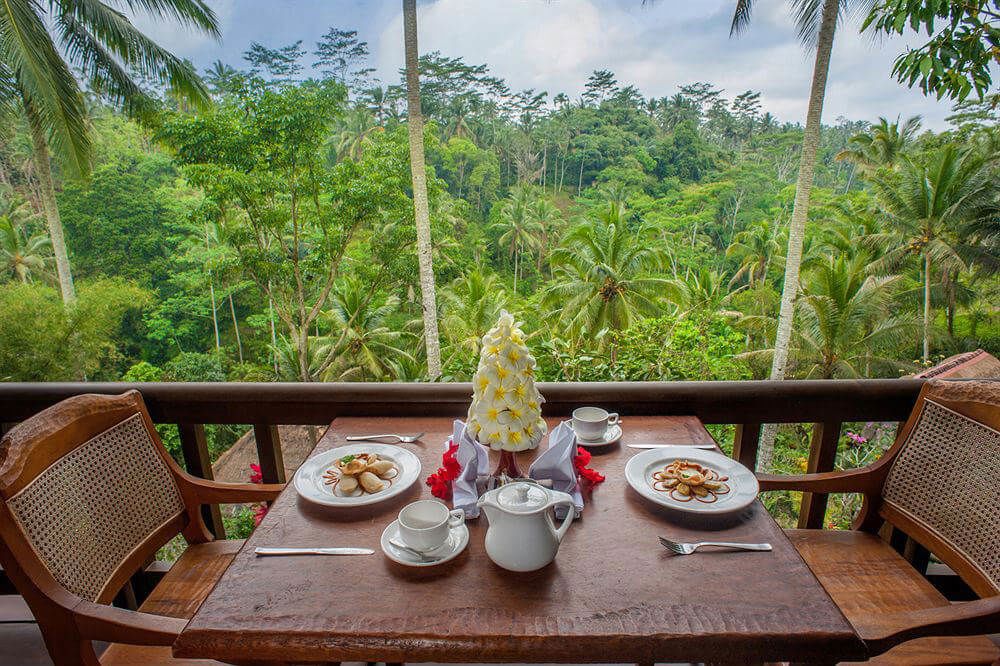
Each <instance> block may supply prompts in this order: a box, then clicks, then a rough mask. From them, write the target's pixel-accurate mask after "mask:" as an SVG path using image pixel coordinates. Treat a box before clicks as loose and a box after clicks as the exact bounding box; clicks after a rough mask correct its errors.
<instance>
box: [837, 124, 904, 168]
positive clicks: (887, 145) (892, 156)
mask: <svg viewBox="0 0 1000 666" xmlns="http://www.w3.org/2000/svg"><path fill="white" fill-rule="evenodd" d="M919 129H920V116H913V117H911V118H907V119H906V121H905V122H903V123H900V121H899V118H896V122H894V123H890V122H889V121H888V120H886V119H885V118H881V117H880V118H879V119H878V124H877V125H874V126H872V127H869V128H868V129H867V130H865V131H864V132H858V133H857V134H855V135H854V136H852V137H851V138H850V139H849V140H848V143H850V144H851V145H852V146H854V147H853V148H845V149H844V150H842V151H840V152H839V153H837V157H836V159H838V160H844V161H847V162H851V163H853V164H856V165H857V166H859V167H861V169H862V170H863V171H868V172H871V171H874V170H875V169H878V168H879V167H889V168H892V167H894V166H896V164H897V163H898V162H899V159H900V157H902V155H903V153H904V152H905V151H906V149H907V148H909V147H910V145H911V144H912V143H913V140H914V139H915V138H916V136H917V131H918V130H919Z"/></svg>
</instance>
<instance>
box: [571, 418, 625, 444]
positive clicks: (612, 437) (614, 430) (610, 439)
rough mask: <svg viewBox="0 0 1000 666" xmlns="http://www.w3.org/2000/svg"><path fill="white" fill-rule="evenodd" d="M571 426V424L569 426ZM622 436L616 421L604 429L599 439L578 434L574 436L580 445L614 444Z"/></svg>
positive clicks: (620, 428)
mask: <svg viewBox="0 0 1000 666" xmlns="http://www.w3.org/2000/svg"><path fill="white" fill-rule="evenodd" d="M570 427H571V428H572V426H570ZM621 438H622V427H621V426H620V425H618V424H617V423H616V424H615V425H612V426H608V429H607V430H605V431H604V437H603V438H601V439H583V438H581V437H580V436H579V435H577V436H576V443H577V444H579V445H580V446H584V447H586V446H607V445H608V444H614V443H615V442H617V441H618V440H619V439H621Z"/></svg>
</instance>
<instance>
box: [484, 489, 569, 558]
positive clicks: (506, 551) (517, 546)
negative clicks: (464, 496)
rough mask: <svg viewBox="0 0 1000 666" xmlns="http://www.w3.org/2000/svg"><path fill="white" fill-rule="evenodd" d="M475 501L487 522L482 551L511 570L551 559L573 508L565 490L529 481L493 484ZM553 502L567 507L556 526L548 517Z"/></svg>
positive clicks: (567, 526) (566, 528)
mask: <svg viewBox="0 0 1000 666" xmlns="http://www.w3.org/2000/svg"><path fill="white" fill-rule="evenodd" d="M477 504H478V505H479V506H480V507H482V509H483V512H485V513H486V518H487V520H489V522H490V526H489V529H488V530H487V531H486V554H487V555H489V556H490V559H491V560H493V561H494V562H496V564H497V565H499V566H501V567H503V568H504V569H509V570H511V571H534V570H535V569H541V568H542V567H544V566H545V565H546V564H548V563H549V562H551V561H552V560H554V559H555V557H556V552H557V551H558V550H559V543H560V542H561V541H562V538H563V536H564V535H565V534H566V531H567V530H568V529H569V525H570V523H571V522H573V516H574V511H575V509H574V506H573V498H572V497H570V496H569V495H568V494H566V493H563V492H559V491H558V490H549V489H548V488H544V487H542V486H540V485H538V484H535V483H531V482H529V481H514V482H512V483H507V484H504V485H502V486H500V487H499V488H494V489H493V490H491V491H489V492H487V493H486V494H484V495H483V496H482V497H480V498H479V502H478V503H477ZM557 506H565V507H566V509H567V511H566V517H565V518H563V521H562V524H561V525H560V526H559V527H558V528H556V525H555V521H554V520H553V518H552V509H554V508H555V507H557Z"/></svg>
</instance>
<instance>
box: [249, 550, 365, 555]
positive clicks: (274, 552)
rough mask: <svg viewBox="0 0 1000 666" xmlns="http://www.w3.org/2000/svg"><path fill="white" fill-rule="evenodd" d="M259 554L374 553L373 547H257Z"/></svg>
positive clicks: (256, 551)
mask: <svg viewBox="0 0 1000 666" xmlns="http://www.w3.org/2000/svg"><path fill="white" fill-rule="evenodd" d="M253 552H254V553H255V554H256V555H258V556H261V557H263V556H273V555H374V554H375V551H374V550H372V549H371V548H255V549H254V551H253Z"/></svg>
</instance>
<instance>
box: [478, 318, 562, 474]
mask: <svg viewBox="0 0 1000 666" xmlns="http://www.w3.org/2000/svg"><path fill="white" fill-rule="evenodd" d="M472 383H473V393H472V405H470V406H469V417H468V419H467V424H468V427H469V428H470V431H471V433H472V434H473V435H474V436H475V438H476V439H477V440H478V441H479V443H480V444H483V445H485V446H488V447H490V448H491V449H493V450H495V451H500V461H499V463H498V464H497V468H496V470H494V472H493V476H494V477H499V476H500V475H501V474H506V475H507V476H510V477H514V478H519V477H521V476H523V474H522V473H521V470H520V469H519V468H518V466H517V460H516V459H515V457H514V454H515V453H517V452H518V451H527V450H528V449H533V448H535V447H536V446H538V443H539V442H540V441H542V437H544V436H545V432H546V426H545V421H544V420H543V419H542V407H541V403H542V402H544V399H543V398H542V396H541V395H539V393H538V389H537V388H535V359H534V357H532V355H531V354H530V353H529V352H528V347H527V345H525V344H524V333H523V332H522V331H521V329H520V328H518V326H517V323H516V322H515V321H514V317H513V316H511V314H510V313H509V312H507V311H506V310H503V311H501V313H500V318H499V320H497V323H496V326H494V327H493V328H492V329H490V331H489V332H488V333H487V334H486V335H484V336H483V345H482V351H481V352H480V354H479V369H478V370H476V374H475V375H474V376H473V378H472Z"/></svg>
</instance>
